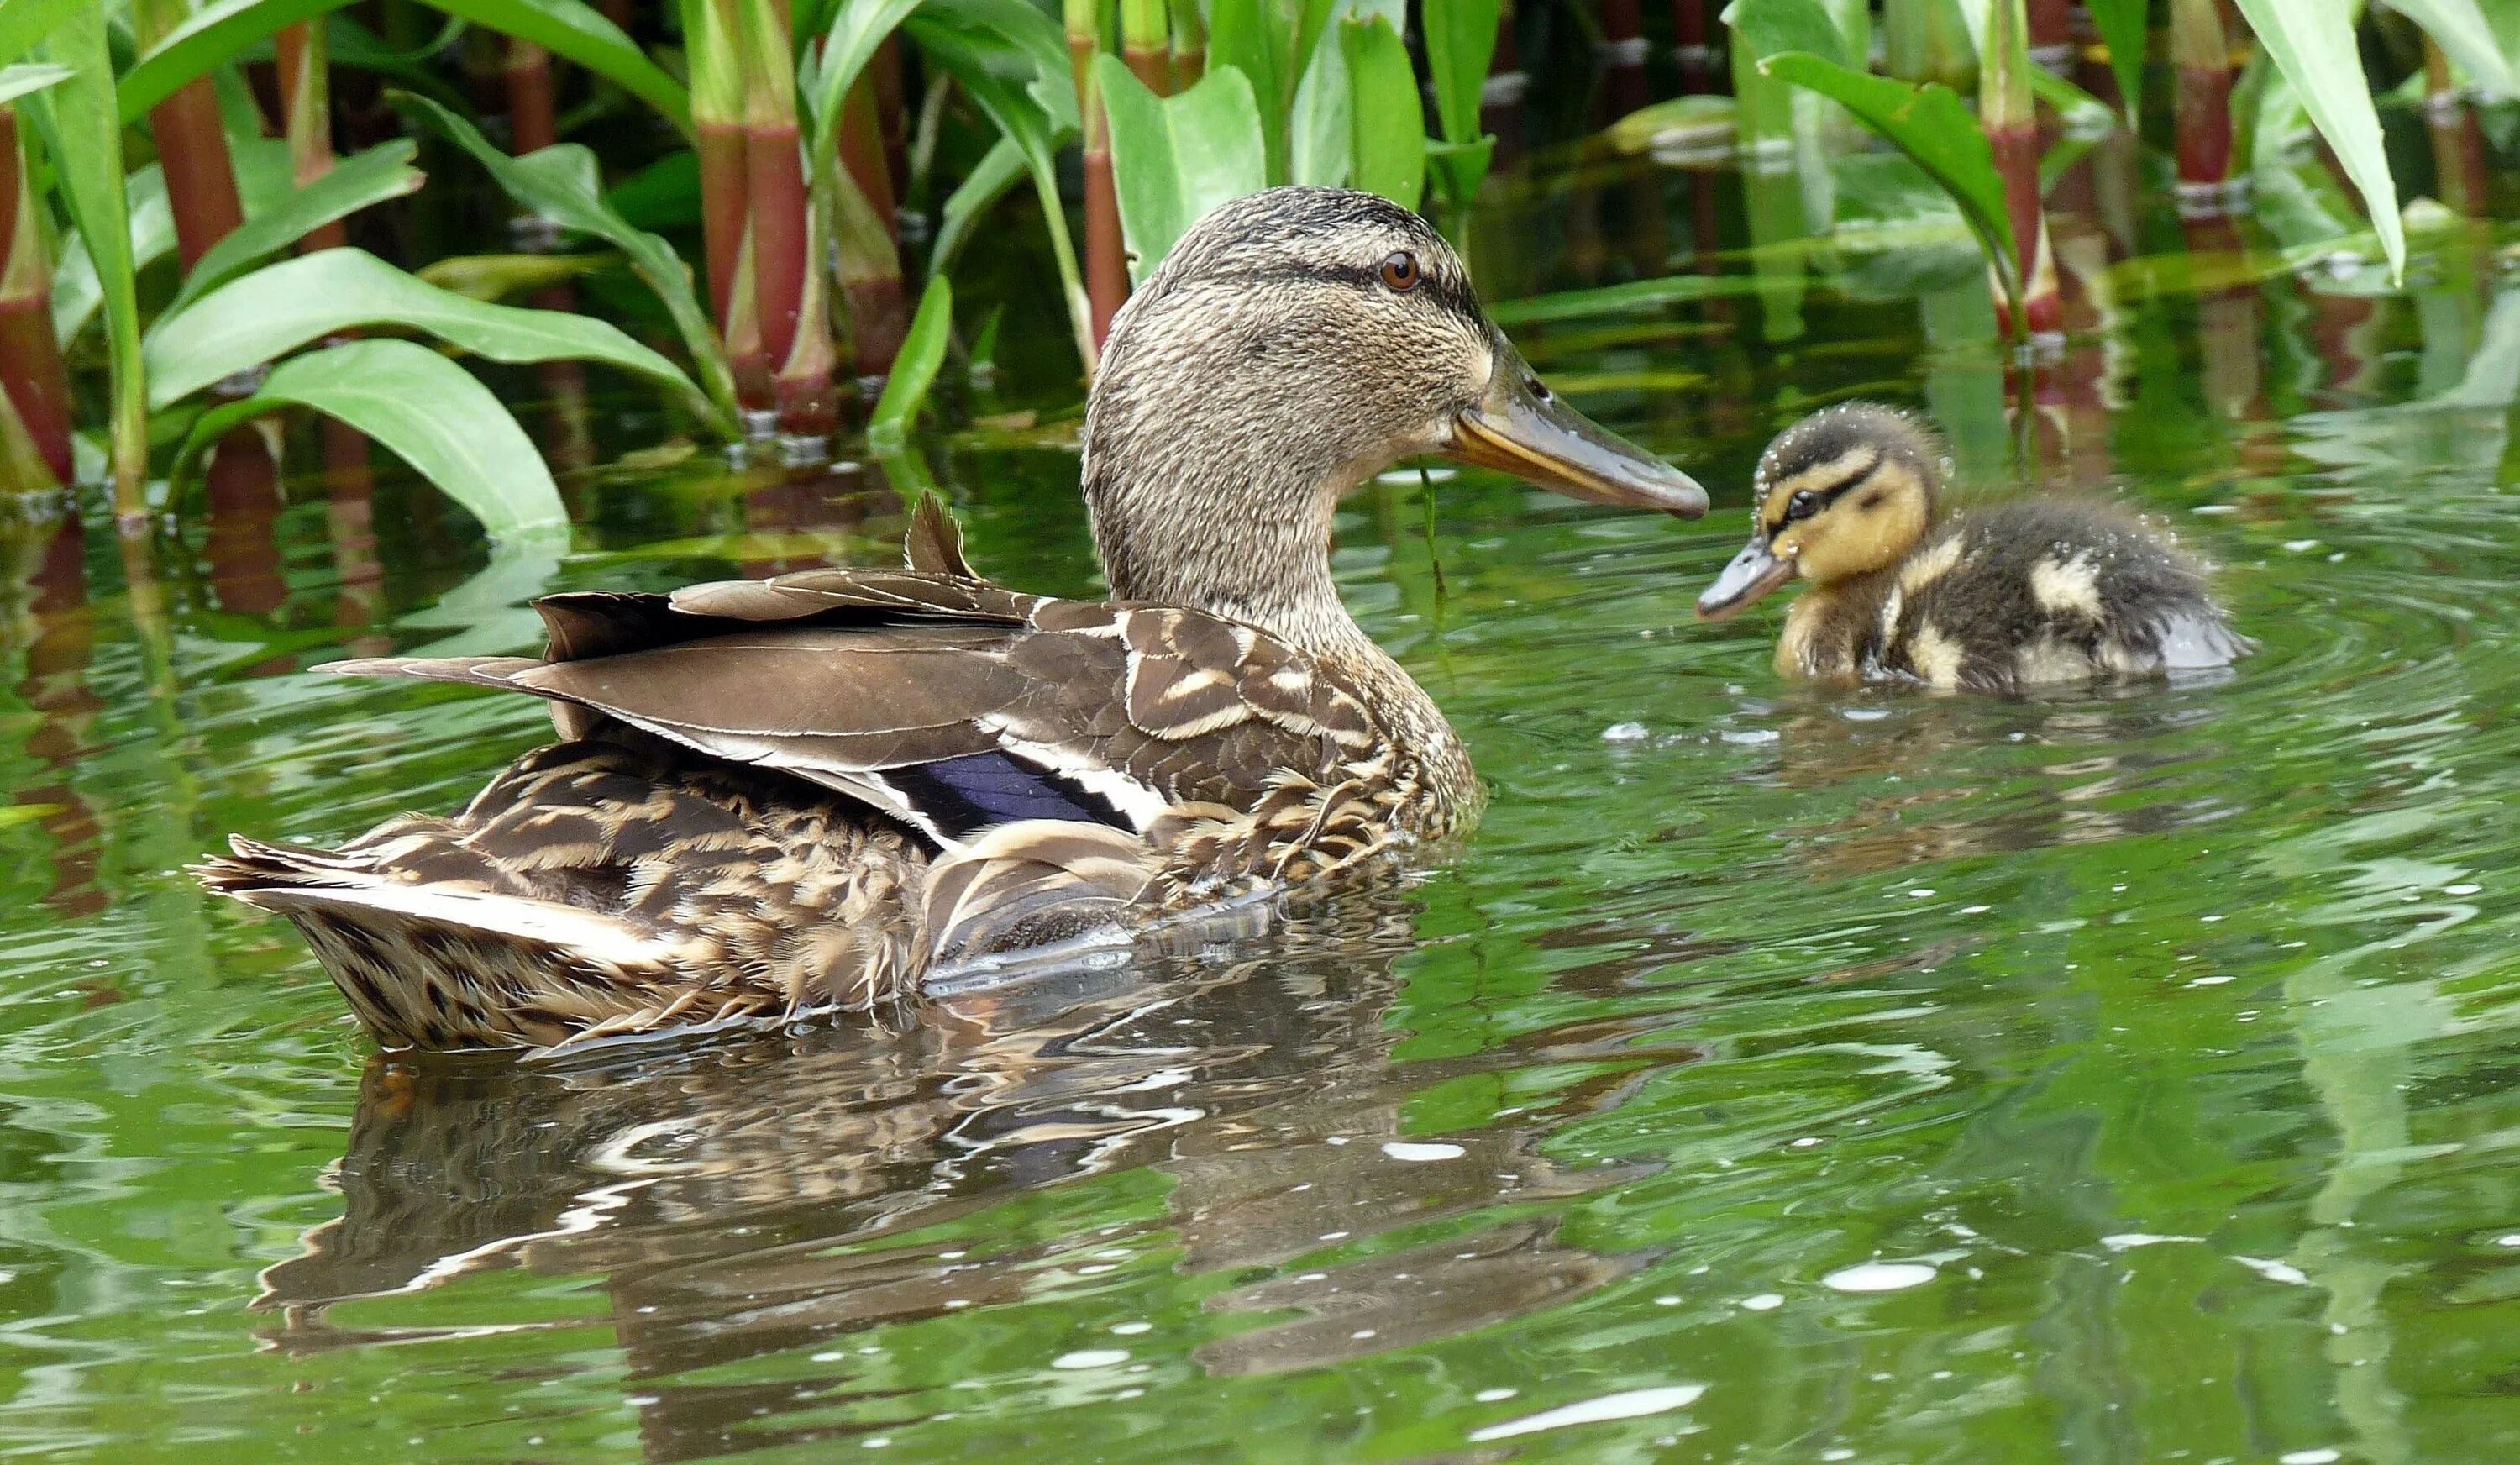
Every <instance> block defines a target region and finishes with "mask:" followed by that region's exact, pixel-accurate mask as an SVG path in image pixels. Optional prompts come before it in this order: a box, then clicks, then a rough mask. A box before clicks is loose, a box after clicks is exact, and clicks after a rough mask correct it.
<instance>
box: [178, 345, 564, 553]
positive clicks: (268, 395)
mask: <svg viewBox="0 0 2520 1465" xmlns="http://www.w3.org/2000/svg"><path fill="white" fill-rule="evenodd" d="M289 407H305V408H310V409H312V410H314V411H316V412H320V413H323V414H324V415H325V416H327V417H333V418H338V419H339V420H340V421H342V422H347V423H349V424H350V425H351V426H353V427H356V428H358V429H359V430H360V431H361V432H364V433H366V434H367V435H368V436H370V437H372V438H375V439H376V440H377V441H378V442H380V443H382V444H383V445H384V446H385V447H386V448H387V449H388V450H390V451H391V452H392V453H394V454H395V455H396V456H398V457H400V458H401V459H402V460H403V461H404V462H405V463H408V464H410V465H411V466H412V467H413V468H415V469H417V470H418V471H419V473H420V474H421V476H422V477H425V478H427V480H428V481H429V482H431V483H434V484H436V485H437V487H438V489H439V490H440V491H441V492H443V493H444V494H445V495H446V496H447V497H448V498H450V499H453V500H454V501H455V502H456V503H458V504H461V505H463V506H464V507H465V508H466V509H467V510H469V511H471V512H472V516H473V517H474V518H477V519H479V520H480V521H481V526H482V527H483V528H484V529H487V530H489V531H490V533H491V534H492V535H493V536H498V537H505V536H513V535H517V534H520V533H523V532H526V531H530V530H534V529H541V528H548V527H552V526H557V525H562V524H565V523H567V522H568V514H567V512H566V511H563V510H562V508H561V502H560V490H559V489H558V488H557V487H556V486H555V485H554V484H553V483H552V476H551V469H549V468H547V467H545V466H543V459H542V455H541V454H540V453H538V452H536V451H534V445H533V440H532V439H530V438H528V437H526V436H525V430H524V429H523V428H522V427H519V426H517V420H516V419H515V418H513V417H511V416H509V415H508V409H507V408H506V407H504V406H501V405H500V402H499V399H498V398H497V397H494V396H492V395H491V394H490V389H489V388H488V387H486V386H483V385H482V384H481V383H480V382H479V381H477V380H475V379H474V378H473V377H472V373H470V372H467V371H465V370H464V369H463V368H462V367H460V366H457V365H456V364H455V363H453V362H451V361H449V360H447V359H446V358H445V357H443V356H440V355H438V354H437V353H436V352H434V351H431V350H429V349H428V348H427V347H426V346H419V345H414V344H413V343H412V342H410V341H403V340H359V341H349V342H346V343H344V344H341V345H337V346H334V347H332V348H330V349H328V350H323V351H314V352H309V353H308V354H306V355H304V356H298V357H293V358H292V359H290V360H288V361H284V362H282V363H281V364H280V365H279V366H276V367H274V368H272V371H271V376H270V377H268V378H266V379H265V380H264V382H263V384H262V389H261V390H260V391H257V392H255V393H254V394H253V395H252V396H250V397H248V398H246V399H245V400H243V401H241V402H231V403H228V404H225V405H223V406H220V407H214V408H212V409H211V410H209V411H208V412H205V413H203V414H202V418H201V421H199V422H195V423H194V424H193V430H192V433H191V435H190V436H188V437H187V438H186V439H185V441H184V447H183V450H182V452H181V453H179V454H178V455H177V458H176V468H175V471H176V473H177V474H178V475H180V474H181V473H182V472H183V470H184V469H185V468H186V467H187V466H190V465H191V464H193V463H194V462H196V461H197V460H198V459H199V458H200V457H201V455H202V454H203V452H204V451H206V450H207V449H208V448H209V447H210V446H211V445H213V444H215V443H216V442H218V440H219V439H220V438H222V437H225V436H226V435H227V434H228V433H229V431H231V430H232V429H234V428H235V427H236V426H237V425H238V424H239V423H241V422H246V421H248V420H249V419H252V418H256V417H260V416H262V415H263V414H265V413H271V412H278V411H281V410H283V409H285V408H289Z"/></svg>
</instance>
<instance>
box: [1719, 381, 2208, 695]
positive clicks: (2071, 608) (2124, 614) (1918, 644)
mask: <svg viewBox="0 0 2520 1465" xmlns="http://www.w3.org/2000/svg"><path fill="white" fill-rule="evenodd" d="M1941 457H1942V454H1941V449H1940V446H1939V444H1937V443H1936V442H1935V441H1934V439H1933V437H1932V435H1931V434H1930V433H1928V432H1927V431H1926V430H1925V429H1924V428H1923V427H1922V426H1920V425H1918V424H1917V423H1916V422H1914V421H1913V420H1912V419H1910V418H1909V417H1907V416H1906V415H1904V414H1901V413H1898V412H1894V411H1892V410H1890V409H1888V408H1884V407H1876V406H1873V405H1871V404H1869V403H1861V402H1858V403H1849V404H1846V405H1844V406H1839V407H1832V408H1829V409H1826V410H1824V411H1822V412H1818V413H1815V414H1813V415H1812V416H1810V417H1808V418H1805V419H1804V420H1803V421H1802V422H1797V423H1795V424H1794V425H1793V426H1791V427H1789V428H1787V429H1785V431H1784V432H1782V433H1780V434H1779V435H1778V438H1777V440H1776V441H1775V442H1774V443H1772V444H1770V445H1769V448H1768V451H1767V453H1766V455H1765V456H1764V457H1763V458H1762V459H1761V460H1760V463H1759V470H1758V476H1757V480H1756V493H1757V502H1756V504H1755V506H1754V508H1753V509H1752V517H1753V519H1754V521H1755V524H1756V528H1755V529H1754V530H1753V532H1752V534H1751V538H1750V543H1749V544H1748V545H1747V546H1745V547H1744V548H1743V549H1742V551H1741V553H1740V554H1739V555H1736V556H1735V557H1734V558H1733V562H1732V563H1731V564H1729V565H1727V566H1726V567H1725V570H1724V573H1723V575H1722V576H1721V577H1720V578H1719V579H1718V580H1717V581H1716V583H1715V584H1714V585H1713V586H1711V587H1709V588H1708V590H1707V592H1706V594H1705V595H1704V596H1703V597H1701V598H1700V599H1699V600H1698V602H1697V613H1698V615H1699V617H1700V618H1702V619H1706V620H1721V619H1723V618H1725V617H1727V616H1730V615H1732V614H1733V613H1735V612H1736V611H1738V610H1740V609H1741V608H1743V607H1744V606H1746V605H1749V604H1750V603H1752V602H1753V601H1755V600H1757V599H1760V598H1761V597H1763V596H1766V595H1768V594H1769V593H1770V592H1772V591H1775V590H1777V589H1778V588H1780V587H1781V586H1783V585H1784V584H1785V583H1786V582H1788V581H1791V580H1797V579H1799V580H1804V581H1808V582H1810V586H1811V588H1810V590H1809V591H1808V592H1806V593H1805V594H1804V596H1803V597H1802V599H1800V600H1798V601H1796V602H1795V604H1794V607H1793V608H1792V609H1791V610H1790V611H1788V612H1787V613H1786V616H1785V629H1784V634H1783V635H1782V636H1781V637H1779V638H1778V644H1777V670H1778V674H1779V675H1782V676H1786V677H1792V678H1802V679H1809V680H1815V681H1823V682H1839V683H1851V682H1858V681H1866V680H1873V681H1910V682H1921V683H1924V684H1925V685H1927V686H1930V687H1936V688H1945V689H1958V690H1967V691H1993V692H2008V691H2016V690H2019V689H2021V688H2027V687H2034V686H2040V685H2044V684H2054V683H2065V682H2089V681H2094V680H2103V679H2110V678H2122V677H2138V676H2157V675H2160V674H2163V673H2167V672H2173V671H2183V670H2201V669H2206V668H2212V667H2220V666H2225V665H2228V664H2229V663H2230V662H2231V661H2232V660H2234V659H2235V658H2237V657H2240V656H2244V655H2246V654H2248V652H2249V651H2250V650H2252V649H2254V647H2253V645H2252V644H2251V643H2250V642H2249V641H2248V640H2247V639H2246V638H2244V637H2241V636H2239V635H2237V634H2236V633H2234V632H2233V631H2232V630H2231V628H2230V625H2229V622H2228V619H2227V618H2226V616H2225V615H2224V612H2223V609H2222V607H2221V606H2220V605H2218V604H2216V603H2215V601H2214V599H2213V597H2212V594H2211V592H2210V590H2209V588H2208V586H2207V584H2206V579H2205V574H2204V571H2203V570H2202V569H2201V568H2200V567H2199V566H2198V565H2197V564H2196V563H2195V562H2194V561H2193V560H2191V559H2189V558H2188V557H2187V556H2186V555H2183V554H2181V553H2180V552H2179V551H2178V550H2176V549H2174V548H2173V547H2172V546H2171V545H2170V544H2169V543H2167V542H2166V541H2165V540H2164V539H2162V538H2161V536H2159V535H2157V534H2155V533H2154V532H2153V531H2151V530H2150V529H2147V528H2146V527H2145V526H2144V525H2142V524H2141V523H2139V522H2138V521H2137V520H2135V519H2133V518H2131V517H2129V516H2128V515H2126V514H2124V513H2121V512H2119V511H2115V510H2113V509H2111V508H2109V507H2107V506H2104V505H2101V504H2096V503H2091V502H2087V501H2081V500H2072V499H2021V500H2014V501H2011V502H2006V503H2000V504H1994V505H1990V506H1987V507H1985V508H1982V509H1977V510H1973V511H1968V512H1965V513H1957V514H1952V515H1950V516H1948V517H1946V516H1944V515H1943V514H1942V511H1941V505H1940V503H1939V500H1940V486H1941Z"/></svg>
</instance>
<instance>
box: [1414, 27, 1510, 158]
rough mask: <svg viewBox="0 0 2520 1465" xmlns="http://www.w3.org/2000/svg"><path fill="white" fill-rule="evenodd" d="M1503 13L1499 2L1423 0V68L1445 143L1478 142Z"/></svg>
mask: <svg viewBox="0 0 2520 1465" xmlns="http://www.w3.org/2000/svg"><path fill="white" fill-rule="evenodd" d="M1503 9H1504V8H1503V6H1502V5H1501V4H1500V3H1499V0H1424V14H1423V16H1422V17H1421V22H1420V23H1421V25H1422V28H1423V30H1424V33H1425V38H1426V69H1427V71H1428V72H1430V73H1431V74H1432V76H1433V80H1434V82H1435V114H1436V117H1437V119H1438V120H1439V121H1440V122H1441V123H1442V125H1443V128H1444V139H1445V141H1447V142H1451V143H1473V142H1476V141H1478V137H1479V94H1480V92H1481V91H1482V89H1484V88H1485V87H1486V86H1487V80H1488V63H1489V60H1490V59H1491V58H1492V57H1493V56H1494V55H1495V54H1496V42H1497V21H1498V17H1499V16H1500V15H1502V14H1503ZM1480 171H1481V172H1485V171H1486V168H1485V167H1484V166H1482V167H1481V169H1480Z"/></svg>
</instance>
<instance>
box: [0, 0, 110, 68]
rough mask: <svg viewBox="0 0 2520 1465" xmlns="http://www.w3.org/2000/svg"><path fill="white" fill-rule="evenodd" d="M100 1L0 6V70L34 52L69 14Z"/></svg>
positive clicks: (22, 0)
mask: <svg viewBox="0 0 2520 1465" xmlns="http://www.w3.org/2000/svg"><path fill="white" fill-rule="evenodd" d="M96 3H97V0H8V3H7V4H5V5H0V67H5V66H7V65H9V64H10V63H12V62H15V61H17V60H19V59H20V58H22V57H23V56H24V55H25V54H26V53H27V52H29V51H32V50H34V49H35V47H36V46H37V45H39V44H40V43H41V42H42V41H43V39H44V37H46V36H48V35H50V34H52V33H53V32H54V31H55V30H57V29H59V28H60V27H61V23H62V22H64V21H66V20H67V19H69V17H70V13H71V12H73V11H77V10H82V9H85V8H87V7H89V6H92V5H94V4H96Z"/></svg>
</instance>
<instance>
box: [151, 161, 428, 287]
mask: <svg viewBox="0 0 2520 1465" xmlns="http://www.w3.org/2000/svg"><path fill="white" fill-rule="evenodd" d="M418 151H419V147H418V145H416V144H414V143H413V142H412V141H411V140H410V139H409V138H396V139H394V140H393V141H392V142H389V143H385V144H383V145H382V146H380V147H375V148H370V149H369V150H368V151H367V152H365V153H360V154H356V155H352V156H349V157H345V158H343V159H341V160H340V161H339V162H338V163H337V164H335V165H334V168H333V170H332V171H331V172H329V173H326V174H325V175H324V176H323V177H321V178H318V179H316V180H315V181H314V182H312V183H310V184H308V185H306V186H305V187H304V188H301V189H295V190H293V191H291V192H290V193H289V194H288V195H287V196H285V197H284V198H282V199H281V200H280V201H279V202H277V203H275V204H272V205H270V206H268V207H265V208H262V209H260V210H257V211H256V212H254V213H252V214H249V215H248V216H247V218H246V221H245V223H244V224H242V225H240V226H239V227H238V228H237V229H236V231H235V232H234V233H231V234H230V235H229V236H228V237H227V238H225V239H223V240H220V241H219V242H218V243H217V244H212V245H211V246H210V248H209V250H208V252H206V253H204V254H203V256H202V262H201V263H200V264H197V265H195V266H194V267H193V272H192V273H191V274H190V275H187V276H185V277H184V286H183V289H179V290H177V291H176V292H175V298H174V299H172V300H170V301H168V302H167V304H166V314H167V315H170V316H171V315H173V314H175V313H176V312H177V311H180V310H182V309H183V308H184V307H185V306H187V305H190V304H191V303H193V302H194V301H195V300H198V299H200V298H201V297H202V296H203V295H204V294H207V293H208V292H209V291H211V290H213V289H217V288H218V287H220V286H222V285H225V284H226V283H228V282H229V281H230V280H233V279H235V278H236V277H237V276H238V275H240V274H242V273H244V272H245V271H246V270H248V269H250V268H252V267H253V266H254V265H256V264H258V263H260V262H261V261H262V260H264V259H266V258H268V257H270V256H271V255H274V254H277V253H279V252H280V251H281V250H283V249H286V248H288V247H289V246H290V245H291V244H295V243H297V241H298V240H300V239H302V238H304V237H305V236H306V235H308V234H310V233H313V232H314V231H315V230H317V229H321V228H322V227H324V226H325V225H327V224H330V223H332V222H333V221H334V220H336V219H338V218H342V217H345V216H347V215H349V214H353V213H356V212H358V211H359V210H360V209H362V208H365V207H367V206H368V205H370V204H372V203H382V202H383V201H384V200H387V199H399V198H401V197H403V196H404V195H405V194H410V193H416V192H418V191H419V189H420V186H421V184H422V183H423V182H424V181H425V179H426V175H425V174H423V173H422V172H421V171H420V170H419V169H418V168H415V167H413V166H411V158H412V155H413V154H414V153H417V152H418Z"/></svg>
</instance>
